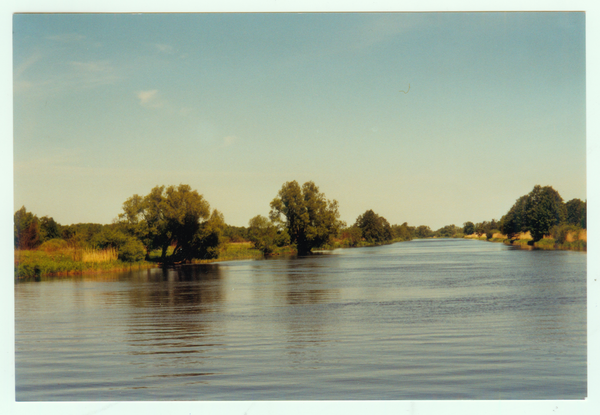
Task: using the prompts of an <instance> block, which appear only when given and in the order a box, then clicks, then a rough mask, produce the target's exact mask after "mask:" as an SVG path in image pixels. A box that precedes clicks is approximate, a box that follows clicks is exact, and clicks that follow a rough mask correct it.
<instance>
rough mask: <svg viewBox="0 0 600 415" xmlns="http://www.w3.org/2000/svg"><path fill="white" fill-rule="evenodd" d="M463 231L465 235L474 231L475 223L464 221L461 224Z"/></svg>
mask: <svg viewBox="0 0 600 415" xmlns="http://www.w3.org/2000/svg"><path fill="white" fill-rule="evenodd" d="M463 233H464V234H465V235H471V234H473V233H475V224H474V223H473V222H465V223H464V224H463Z"/></svg>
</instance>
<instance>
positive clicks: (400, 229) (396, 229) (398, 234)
mask: <svg viewBox="0 0 600 415" xmlns="http://www.w3.org/2000/svg"><path fill="white" fill-rule="evenodd" d="M392 231H393V233H394V239H398V240H400V241H410V240H411V239H412V232H411V229H410V226H408V223H406V222H404V223H403V224H402V225H392Z"/></svg>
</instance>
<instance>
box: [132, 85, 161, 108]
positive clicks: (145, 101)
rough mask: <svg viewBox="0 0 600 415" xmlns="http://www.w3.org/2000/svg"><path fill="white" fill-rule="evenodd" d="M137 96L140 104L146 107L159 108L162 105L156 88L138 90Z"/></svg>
mask: <svg viewBox="0 0 600 415" xmlns="http://www.w3.org/2000/svg"><path fill="white" fill-rule="evenodd" d="M136 96H137V98H138V99H139V100H140V105H141V106H142V107H146V108H160V107H162V106H163V102H162V101H161V99H160V98H159V96H158V90H157V89H151V90H149V91H138V92H136Z"/></svg>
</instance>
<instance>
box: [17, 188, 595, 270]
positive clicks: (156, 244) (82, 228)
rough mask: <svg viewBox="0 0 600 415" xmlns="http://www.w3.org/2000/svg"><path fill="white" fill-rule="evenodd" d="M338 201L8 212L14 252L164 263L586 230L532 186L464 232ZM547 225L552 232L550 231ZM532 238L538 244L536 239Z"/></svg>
mask: <svg viewBox="0 0 600 415" xmlns="http://www.w3.org/2000/svg"><path fill="white" fill-rule="evenodd" d="M339 218H340V214H339V211H338V202H337V201H335V200H328V199H327V198H326V197H325V195H324V194H323V193H321V192H320V191H319V188H318V187H317V186H316V185H315V184H314V183H313V182H312V181H309V182H306V183H304V184H303V185H302V186H301V185H299V184H298V182H296V181H292V182H286V183H284V184H283V186H282V187H281V189H280V190H279V192H278V193H277V195H276V197H275V198H274V199H273V200H272V201H271V203H270V212H269V215H268V217H265V216H261V215H257V216H255V217H253V218H252V219H250V221H249V223H248V226H247V227H236V226H230V225H227V224H226V223H225V219H224V217H223V214H222V213H221V212H219V211H218V210H216V209H213V210H211V209H210V205H209V203H208V201H206V200H205V199H204V197H203V196H202V195H201V194H199V193H198V192H197V191H196V190H193V189H192V188H191V187H190V186H189V185H186V184H180V185H179V186H168V187H165V186H156V187H154V188H153V189H152V190H151V191H150V193H148V194H147V195H145V196H140V195H137V194H135V195H133V196H132V197H130V198H128V199H127V200H126V201H125V202H124V203H123V211H122V212H121V213H120V214H119V215H118V217H117V218H116V219H115V220H114V222H113V223H112V224H109V225H101V224H93V223H80V224H73V225H67V226H63V225H60V224H58V223H57V222H56V221H55V220H54V219H53V218H51V217H48V216H43V217H41V218H38V217H37V216H36V215H34V214H33V213H31V212H27V210H26V209H25V207H22V208H21V209H19V210H18V211H17V212H16V213H15V215H14V242H15V248H16V249H25V250H27V249H36V248H38V247H40V246H42V245H44V244H46V245H47V244H54V245H57V246H63V245H70V246H79V247H81V246H88V247H93V248H98V249H104V248H114V249H116V250H117V251H118V255H119V259H120V260H122V261H127V262H136V261H141V260H143V259H145V260H150V259H151V258H150V253H151V252H155V253H156V252H157V253H158V255H156V256H155V257H154V258H155V259H156V260H157V261H158V262H161V263H163V264H169V263H182V262H190V261H192V260H193V259H213V258H217V257H218V255H219V252H220V250H221V248H222V246H223V244H224V243H226V242H244V241H249V242H251V243H252V244H253V245H254V247H255V248H256V249H259V250H260V251H261V252H262V253H264V254H265V255H268V254H271V253H273V252H274V251H275V250H277V249H278V248H282V247H289V250H295V251H297V253H298V254H300V255H306V254H309V253H310V252H312V250H314V249H316V248H323V247H324V248H328V247H329V248H330V247H352V246H364V245H376V244H383V243H390V242H395V241H408V240H411V239H414V238H430V237H462V236H464V235H468V234H472V233H478V234H480V235H481V234H484V233H485V234H487V235H488V239H489V238H491V235H492V234H493V233H495V232H502V233H504V234H506V235H509V237H512V236H514V235H515V234H517V233H519V232H527V231H529V232H531V235H532V237H533V238H534V240H539V239H541V238H542V237H543V235H545V234H548V232H550V230H551V229H555V228H557V227H560V226H562V227H563V228H561V229H563V230H564V229H566V228H565V226H572V227H573V226H575V227H582V228H585V226H586V203H585V202H582V201H581V200H579V199H573V200H571V201H569V202H567V203H563V201H562V198H561V197H560V195H559V194H558V192H556V191H555V190H554V189H552V188H551V187H549V186H546V187H541V186H535V187H534V189H533V191H532V192H531V193H529V194H528V195H525V196H522V197H521V198H519V199H518V200H517V202H516V203H515V204H514V206H513V207H512V208H511V209H510V210H509V212H508V213H507V214H506V215H504V216H503V217H502V219H501V220H500V221H498V222H497V221H495V220H491V221H489V222H487V221H484V222H482V223H477V224H474V223H472V222H466V223H465V224H464V226H463V227H458V226H456V225H447V226H444V227H442V228H440V229H438V230H436V231H433V230H431V229H430V228H429V226H425V225H421V226H417V227H415V226H409V225H408V224H407V223H406V222H404V223H403V224H401V225H391V224H390V223H389V222H388V221H387V219H385V218H384V217H382V216H380V215H378V214H377V213H375V212H374V211H373V210H371V209H369V210H367V211H365V212H364V213H363V214H361V215H359V216H358V217H357V218H356V221H355V222H354V223H353V224H351V225H347V224H346V223H344V222H343V221H341V220H340V219H339ZM553 227H554V228H553ZM536 238H538V239H536Z"/></svg>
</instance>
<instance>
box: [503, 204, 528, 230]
mask: <svg viewBox="0 0 600 415" xmlns="http://www.w3.org/2000/svg"><path fill="white" fill-rule="evenodd" d="M527 198H528V196H527V195H525V196H521V197H520V198H519V199H517V201H516V202H515V204H514V205H513V206H512V207H511V208H510V210H509V211H508V213H507V214H506V215H504V216H503V217H502V219H500V231H501V232H502V233H503V234H505V235H506V236H508V238H510V239H513V238H514V237H515V235H517V234H518V233H519V232H521V231H522V230H523V229H524V228H525V226H526V221H527V218H526V210H525V205H526V203H527Z"/></svg>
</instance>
